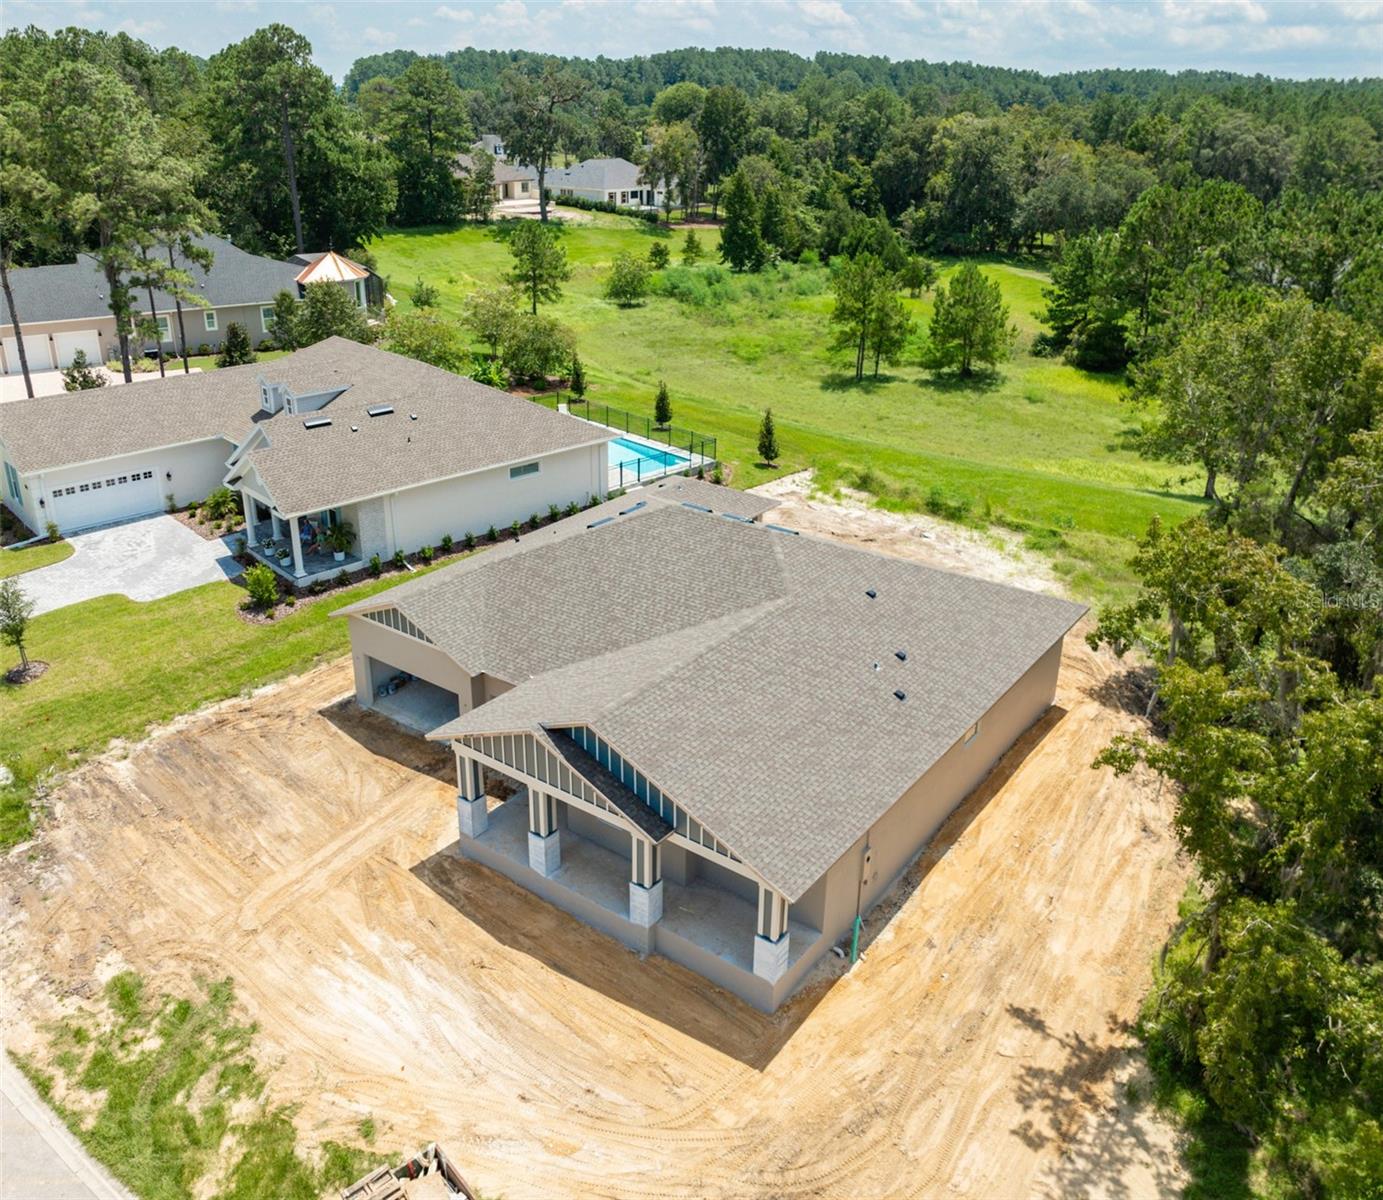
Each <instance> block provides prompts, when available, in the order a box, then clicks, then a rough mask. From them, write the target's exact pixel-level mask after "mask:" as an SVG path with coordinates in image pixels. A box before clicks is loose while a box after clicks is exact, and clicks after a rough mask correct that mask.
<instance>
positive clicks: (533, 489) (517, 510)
mask: <svg viewBox="0 0 1383 1200" xmlns="http://www.w3.org/2000/svg"><path fill="white" fill-rule="evenodd" d="M537 461H538V462H540V463H541V464H542V465H541V466H540V468H539V470H538V472H537V474H534V475H525V476H521V477H520V478H518V479H511V478H510V476H509V467H507V466H504V467H495V468H493V469H492V470H488V471H477V472H476V473H475V474H473V475H463V476H461V477H460V478H457V479H447V480H441V481H439V482H437V483H429V484H425V485H424V486H422V487H416V488H409V489H408V490H407V491H402V492H395V493H394V494H393V495H392V496H391V497H389V513H390V521H389V523H390V526H391V528H390V530H389V535H388V540H387V542H386V548H387V549H386V552H385V553H387V554H393V553H394V551H395V550H402V551H403V552H404V553H405V554H411V553H413V552H414V551H415V550H417V549H419V547H421V546H425V545H428V546H435V545H436V544H437V543H438V542H440V541H441V540H442V538H443V536H444V535H446V534H448V533H449V534H451V536H452V537H453V538H455V539H456V540H457V541H460V540H461V539H462V538H463V537H464V536H465V535H466V534H467V533H473V534H475V535H476V536H477V537H480V536H482V535H483V534H484V533H485V531H486V530H487V529H489V527H490V526H491V525H493V526H495V528H497V529H503V528H504V527H505V526H507V525H511V524H512V523H513V522H514V521H516V520H517V521H526V520H527V519H528V518H529V517H530V516H532V515H533V514H534V513H546V512H547V509H548V505H550V504H556V505H558V506H559V507H565V506H566V505H567V504H568V503H569V502H570V501H572V500H576V501H578V502H580V503H585V502H586V500H588V499H589V498H590V497H591V496H598V497H602V498H603V497H604V495H605V480H606V475H607V471H606V466H605V447H604V445H596V446H583V447H578V448H577V449H574V450H564V451H562V452H561V453H559V454H551V455H548V456H547V457H546V458H542V459H539V460H537ZM362 549H363V547H362ZM377 552H378V551H376V550H374V549H368V550H365V554H366V555H367V556H368V555H370V554H373V553H377Z"/></svg>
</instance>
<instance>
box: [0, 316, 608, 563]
mask: <svg viewBox="0 0 1383 1200" xmlns="http://www.w3.org/2000/svg"><path fill="white" fill-rule="evenodd" d="M612 436H613V434H612V433H611V432H610V431H608V430H606V429H603V428H602V427H600V426H596V425H591V424H589V423H587V422H585V421H578V420H576V419H575V418H573V417H568V416H565V415H563V414H560V413H554V412H551V411H550V410H548V409H546V408H544V407H542V406H541V405H538V404H534V403H533V402H532V401H529V400H524V399H521V398H519V397H517V396H511V395H509V394H508V393H507V392H501V391H497V390H495V389H494V388H489V387H485V386H484V385H483V384H479V383H476V382H474V381H473V380H470V379H463V378H461V377H460V376H457V375H453V374H451V373H450V372H447V371H443V370H440V369H438V368H436V367H431V366H428V365H426V364H425V363H420V362H416V361H414V360H413V359H407V358H401V357H399V356H398V355H395V354H390V353H388V352H387V351H384V350H377V349H375V348H373V347H371V346H362V345H359V344H358V343H356V342H351V341H347V340H345V339H343V338H328V339H327V340H326V341H324V342H319V343H317V344H316V345H315V346H309V347H308V348H307V349H305V350H298V351H296V352H295V353H293V354H289V355H286V356H284V357H283V358H280V359H275V360H274V361H273V362H267V363H263V364H259V363H252V364H250V365H248V366H243V367H229V368H225V369H222V370H217V371H207V372H204V373H201V374H197V375H184V376H177V377H173V378H169V379H165V380H152V381H150V382H148V383H142V384H140V385H139V387H138V388H137V389H134V390H133V391H129V390H127V389H125V388H105V389H101V390H99V391H94V392H90V391H89V392H79V393H70V394H66V393H65V394H63V395H60V396H44V397H40V398H37V399H33V400H18V401H13V402H11V403H8V404H4V405H0V463H3V474H4V478H3V480H0V494H2V495H3V500H4V503H5V504H6V505H7V506H8V507H9V508H11V509H12V510H13V511H14V512H15V513H16V514H17V515H18V516H19V517H20V518H21V519H22V520H23V521H24V523H25V524H26V525H28V526H29V528H31V529H43V528H44V527H45V525H46V524H47V522H48V521H50V520H51V521H54V522H56V523H57V525H58V527H59V528H60V529H61V530H62V531H63V532H64V533H70V532H72V531H74V530H78V529H83V528H88V527H91V526H94V525H102V524H108V523H110V522H113V521H118V520H124V519H127V518H130V517H136V516H142V515H145V514H148V513H154V512H159V511H162V510H163V509H164V508H166V507H167V506H168V504H169V503H170V502H171V503H173V504H176V505H184V504H188V503H191V502H194V501H197V500H201V499H203V498H204V497H205V496H206V495H207V494H208V493H209V492H211V491H212V490H214V489H215V488H216V487H218V486H220V485H221V484H222V483H226V484H227V485H228V486H230V487H232V488H235V489H237V490H239V491H240V492H241V495H242V498H243V501H244V504H245V511H246V512H247V513H248V514H249V515H250V516H251V518H252V523H251V526H250V528H249V530H248V532H247V541H248V542H249V543H250V548H251V549H252V550H253V551H254V552H255V553H257V554H258V555H259V556H260V557H262V558H264V559H265V561H268V562H269V563H270V564H271V565H272V566H274V567H275V568H276V569H277V570H278V571H280V573H282V574H283V575H285V576H286V577H288V578H289V579H292V580H294V581H295V582H297V583H310V582H312V581H313V580H315V579H318V578H323V577H326V576H330V575H334V574H335V573H336V572H338V571H340V570H341V569H342V568H343V565H344V567H345V568H346V569H352V570H353V569H355V568H358V567H359V566H361V565H362V563H363V562H364V561H367V560H368V559H369V558H370V556H371V555H374V554H378V555H379V556H380V557H381V558H388V557H389V556H391V555H392V554H393V553H394V552H395V551H396V550H403V551H405V552H408V553H412V552H413V551H415V550H418V549H419V548H421V547H422V546H424V545H435V544H437V543H438V542H440V541H441V539H442V537H443V536H444V535H446V534H451V535H452V536H453V537H454V538H457V539H460V538H461V537H463V536H464V535H465V534H466V533H468V532H472V533H475V534H477V535H479V534H483V533H484V532H485V531H486V530H487V529H488V528H489V527H490V526H491V525H492V524H493V525H495V526H498V527H504V526H507V525H509V524H510V523H512V522H513V521H515V520H527V519H528V517H529V516H531V515H532V514H533V513H535V512H539V513H545V512H547V510H548V506H549V505H551V504H558V505H562V506H565V505H567V504H568V503H570V502H571V501H573V500H575V501H580V502H585V501H587V500H588V499H589V498H590V497H592V496H595V497H597V498H598V497H600V496H603V495H604V493H605V481H606V478H607V454H606V449H605V443H606V442H608V441H609V439H610V438H611V437H612ZM342 521H344V522H348V523H349V524H350V525H351V526H353V527H354V529H355V530H356V536H355V539H354V543H353V545H352V546H351V548H350V549H349V550H348V551H346V552H345V554H346V561H345V562H344V564H343V563H341V562H338V561H336V560H335V558H334V555H333V552H332V551H331V550H330V549H329V548H328V547H327V546H326V545H325V541H326V532H327V530H328V529H330V527H331V526H332V525H334V524H337V523H340V522H342Z"/></svg>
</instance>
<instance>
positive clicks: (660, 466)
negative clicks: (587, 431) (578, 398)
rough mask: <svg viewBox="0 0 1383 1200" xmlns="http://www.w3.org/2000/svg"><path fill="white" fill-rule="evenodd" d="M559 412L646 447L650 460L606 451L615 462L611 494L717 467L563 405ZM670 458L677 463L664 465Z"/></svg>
mask: <svg viewBox="0 0 1383 1200" xmlns="http://www.w3.org/2000/svg"><path fill="white" fill-rule="evenodd" d="M558 412H566V413H567V414H568V415H569V416H573V417H575V418H576V419H577V420H578V421H586V422H587V423H588V424H590V425H597V426H599V427H600V428H601V429H608V430H610V432H611V433H614V434H617V435H618V436H619V439H620V440H621V441H625V442H632V443H634V444H635V445H636V446H647V447H648V450H649V457H647V458H644V457H641V456H640V455H638V454H637V453H636V452H635V451H632V450H630V451H624V450H621V449H619V448H616V449H614V450H613V451H607V453H610V455H611V457H612V458H613V459H614V461H613V462H612V463H611V466H610V479H609V484H608V486H609V488H610V489H611V490H612V491H613V490H614V489H615V488H629V487H637V486H638V485H639V484H641V483H648V482H649V481H650V480H654V479H664V478H666V477H667V476H669V475H682V474H688V475H694V474H695V473H696V472H697V471H698V470H703V471H710V470H711V469H712V468H714V467H715V465H716V464H715V459H713V458H707V457H706V456H705V455H704V454H696V453H693V452H692V451H690V450H687V449H685V448H682V447H678V446H669V445H667V444H666V443H664V442H655V441H653V440H651V439H650V438H646V437H640V436H639V435H638V434H637V433H627V432H625V431H624V430H623V429H620V428H618V427H617V426H614V425H601V424H600V422H599V421H591V420H589V418H587V417H583V416H582V415H581V414H580V413H577V412H571V411H570V410H569V409H568V408H567V406H566V405H560V406H559V407H558ZM669 457H674V458H675V459H676V461H675V462H666V461H664V460H666V459H667V458H669Z"/></svg>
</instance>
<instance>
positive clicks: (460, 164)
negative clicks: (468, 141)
mask: <svg viewBox="0 0 1383 1200" xmlns="http://www.w3.org/2000/svg"><path fill="white" fill-rule="evenodd" d="M474 169H475V156H474V155H473V154H458V155H457V156H456V172H457V173H459V174H462V175H469V174H470V173H471V171H473V170H474ZM537 178H538V172H537V171H535V170H534V169H533V168H532V167H522V166H517V165H515V164H514V163H508V162H505V161H504V160H503V159H502V158H501V159H496V160H495V182H496V183H520V182H522V181H523V180H525V179H527V180H528V181H529V182H530V183H532V182H536V181H537Z"/></svg>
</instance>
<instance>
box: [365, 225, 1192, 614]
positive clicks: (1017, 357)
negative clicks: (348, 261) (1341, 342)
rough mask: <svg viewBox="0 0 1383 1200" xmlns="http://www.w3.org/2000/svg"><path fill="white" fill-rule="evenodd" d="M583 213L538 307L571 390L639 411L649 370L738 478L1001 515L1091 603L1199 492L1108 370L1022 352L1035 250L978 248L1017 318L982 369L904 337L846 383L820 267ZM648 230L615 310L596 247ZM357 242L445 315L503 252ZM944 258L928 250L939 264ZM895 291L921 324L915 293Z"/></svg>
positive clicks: (621, 243)
mask: <svg viewBox="0 0 1383 1200" xmlns="http://www.w3.org/2000/svg"><path fill="white" fill-rule="evenodd" d="M591 215H592V216H593V217H594V219H593V220H591V221H589V222H586V223H582V224H576V223H574V222H573V223H570V224H568V225H566V226H565V227H564V231H563V240H564V244H565V245H566V248H567V255H568V258H569V261H570V262H571V264H572V268H573V273H572V279H571V280H570V281H569V282H568V283H567V284H566V285H565V289H564V295H563V297H562V299H561V300H560V301H559V302H558V303H557V304H555V305H549V306H546V307H545V309H544V311H546V312H548V313H550V314H552V315H554V316H556V317H558V318H559V319H560V320H562V321H564V322H566V323H567V324H569V325H571V326H572V328H573V329H575V331H576V334H577V339H578V347H579V350H580V354H581V358H582V361H583V363H584V364H585V366H586V371H587V376H588V381H589V385H590V386H589V391H588V393H587V398H588V399H589V400H591V401H593V402H597V403H599V402H606V403H609V404H612V405H618V406H620V407H624V408H628V409H631V410H633V411H635V412H638V413H644V414H651V413H652V411H653V396H654V393H655V391H656V388H657V383H658V380H659V379H666V381H667V384H668V387H669V389H670V391H671V395H672V402H673V420H674V421H675V422H676V423H677V424H678V425H681V426H686V427H690V428H692V429H694V430H696V431H697V432H698V433H702V434H707V435H711V436H714V437H716V438H718V439H719V445H720V455H721V458H722V459H723V460H724V461H725V462H726V463H727V464H728V466H729V468H730V470H731V474H732V477H733V481H734V483H735V484H736V485H737V486H741V487H749V486H752V485H754V484H756V483H760V482H763V481H764V480H765V479H768V478H771V477H773V476H775V475H780V474H784V473H786V472H789V471H795V470H799V469H801V468H803V467H809V466H810V467H814V468H816V470H817V472H818V478H819V481H820V482H821V483H823V484H824V485H826V486H828V487H829V486H832V485H834V484H838V483H844V484H848V485H851V486H855V487H860V488H863V489H864V490H866V491H869V492H871V493H872V494H873V495H874V496H875V497H876V498H877V500H878V502H879V503H880V504H881V505H883V506H885V507H889V508H897V509H903V510H907V509H914V510H920V509H928V508H929V509H931V510H932V511H934V512H938V513H942V514H949V515H952V516H956V517H959V518H960V519H962V520H965V521H967V522H968V523H971V524H981V525H983V524H990V523H993V524H1001V525H1005V526H1008V527H1010V528H1014V529H1018V530H1020V531H1022V532H1023V533H1024V534H1025V535H1026V540H1027V543H1028V544H1029V546H1031V547H1032V548H1034V549H1036V550H1039V551H1041V552H1043V553H1044V554H1046V555H1048V556H1049V557H1050V558H1051V560H1052V562H1053V565H1054V567H1055V569H1056V570H1057V571H1058V572H1059V573H1060V574H1061V575H1062V576H1063V577H1065V579H1066V580H1067V582H1068V585H1069V587H1070V589H1071V591H1072V593H1073V594H1075V595H1077V596H1081V597H1083V598H1085V599H1088V600H1095V601H1103V600H1108V599H1111V598H1115V597H1118V596H1121V595H1124V594H1126V592H1127V589H1128V587H1129V586H1130V584H1131V577H1130V575H1129V573H1128V571H1127V567H1126V562H1127V559H1128V556H1129V554H1130V552H1131V550H1132V546H1133V542H1134V540H1135V539H1136V538H1137V537H1138V536H1139V535H1140V534H1141V533H1142V532H1143V530H1144V529H1145V528H1146V527H1147V524H1148V521H1149V519H1150V518H1151V517H1152V516H1153V515H1154V514H1161V515H1162V516H1164V517H1166V518H1168V519H1171V520H1179V519H1181V518H1183V517H1185V516H1188V515H1190V514H1191V513H1193V512H1195V511H1196V510H1197V508H1198V506H1199V499H1198V496H1199V491H1200V488H1199V485H1198V481H1196V480H1194V479H1187V478H1186V475H1187V470H1186V468H1183V467H1177V466H1173V465H1171V464H1166V463H1153V462H1148V461H1146V460H1144V459H1141V458H1140V457H1139V456H1138V455H1137V453H1136V452H1135V451H1134V450H1133V449H1132V447H1131V446H1130V444H1129V435H1130V433H1131V432H1132V431H1133V429H1134V427H1135V426H1136V424H1137V423H1138V420H1139V416H1140V414H1139V413H1138V412H1137V411H1136V410H1134V409H1133V408H1132V407H1131V406H1130V405H1129V403H1128V402H1127V401H1126V400H1125V399H1124V385H1123V380H1122V379H1121V378H1120V377H1117V376H1104V375H1093V374H1090V373H1088V372H1084V371H1079V370H1077V369H1075V368H1074V367H1071V366H1068V365H1067V364H1065V363H1063V362H1061V361H1060V360H1056V359H1051V358H1038V357H1034V356H1033V355H1032V354H1031V353H1030V348H1031V345H1032V340H1033V337H1034V335H1035V334H1036V333H1038V332H1039V329H1040V326H1039V323H1038V319H1037V314H1038V313H1039V312H1040V311H1041V309H1042V307H1043V300H1042V295H1041V291H1042V288H1043V286H1044V284H1045V283H1046V275H1045V273H1044V272H1043V271H1041V270H1040V269H1038V268H1037V267H1036V266H1033V265H1029V264H1027V263H1014V262H1006V261H992V262H989V263H988V264H986V265H985V268H984V269H985V271H986V273H988V274H989V275H991V276H992V277H995V278H997V279H998V280H999V282H1000V285H1001V287H1002V288H1003V292H1004V296H1005V299H1006V301H1007V303H1008V305H1009V309H1010V317H1011V320H1012V321H1013V323H1014V324H1015V325H1017V327H1018V331H1019V337H1018V344H1017V348H1016V350H1015V353H1014V356H1013V358H1012V359H1011V360H1010V361H1009V362H1007V363H1005V364H1003V366H1002V368H1001V369H1000V370H999V371H998V372H997V373H996V374H994V375H993V376H990V377H985V378H980V379H977V380H975V381H973V382H970V381H961V380H958V379H955V378H952V377H948V376H935V375H933V374H932V373H930V372H927V371H924V370H922V369H921V368H920V367H918V366H916V365H914V364H915V361H916V358H917V355H916V353H915V352H911V353H910V354H909V359H910V360H911V361H910V362H908V363H906V364H904V365H901V366H898V367H894V368H887V367H885V368H884V369H883V373H882V374H881V376H880V378H879V379H878V380H874V379H867V380H866V381H865V382H864V383H863V384H860V385H856V384H855V383H854V382H853V379H852V377H851V373H850V370H849V364H848V363H847V362H846V361H845V359H844V357H843V356H841V355H837V354H832V353H831V352H830V350H829V344H830V340H831V335H832V329H831V326H830V324H829V314H830V311H831V306H832V297H831V291H830V284H829V274H828V272H827V270H826V269H825V268H824V267H820V266H786V267H782V268H779V269H777V270H776V271H770V272H765V273H764V274H763V275H760V276H733V275H731V274H730V273H729V272H728V271H725V269H724V268H720V267H714V268H712V266H711V264H713V263H714V261H715V252H716V247H717V243H718V233H717V231H716V230H714V229H702V230H699V231H698V236H699V237H700V239H701V241H702V244H703V247H704V248H705V250H706V251H707V254H706V258H705V259H703V263H702V265H701V266H700V267H698V268H696V269H695V270H692V271H688V270H686V269H684V268H681V267H680V266H678V265H677V264H678V263H680V255H681V243H682V238H683V237H684V233H683V232H682V231H680V230H673V231H672V233H671V234H670V235H669V234H668V233H667V232H666V231H663V230H657V231H654V230H652V229H650V228H649V227H647V226H644V225H643V224H642V223H640V222H636V221H632V220H629V219H627V218H621V217H613V216H608V215H605V214H591ZM658 238H661V239H664V240H665V242H666V244H667V246H668V249H669V250H670V252H671V253H672V256H673V266H672V267H671V268H670V269H669V270H666V271H663V272H660V273H659V277H658V278H659V283H658V293H657V294H654V295H652V296H650V297H649V298H648V300H647V302H646V303H644V304H642V305H639V306H637V307H634V308H627V309H622V308H619V307H617V306H616V305H614V304H613V303H611V302H610V301H607V300H606V299H604V297H603V295H602V287H603V284H604V278H605V275H606V272H607V270H608V268H609V264H610V262H611V261H612V260H613V258H614V257H615V255H616V254H618V253H620V252H621V251H630V252H633V253H635V254H639V255H644V254H646V253H647V251H648V247H649V246H650V245H651V244H652V243H653V242H654V240H655V239H658ZM370 249H371V250H372V251H373V252H374V253H375V255H376V256H377V259H378V263H379V268H380V270H381V272H382V273H383V274H385V275H386V276H387V277H388V279H389V288H390V292H391V293H392V294H393V296H394V297H395V299H397V300H398V301H399V303H400V304H402V305H403V306H404V307H405V308H406V307H408V306H409V305H410V304H411V301H410V299H409V294H410V292H411V290H412V288H413V285H414V282H415V280H417V279H418V278H420V277H421V278H422V279H424V280H426V281H427V282H428V283H430V284H432V285H433V286H435V287H436V288H437V289H438V290H439V292H440V295H441V310H442V311H443V312H444V313H446V314H447V315H450V316H459V315H460V311H461V304H462V301H463V299H464V298H465V296H466V295H467V294H468V293H469V292H471V291H472V290H474V289H476V288H478V287H481V286H485V285H488V284H493V283H496V282H498V281H499V280H501V279H502V277H503V275H504V273H505V272H506V271H507V270H508V268H509V263H510V257H509V253H508V250H507V248H506V247H505V245H504V242H503V240H502V238H501V236H500V233H499V231H498V230H497V229H495V228H489V229H486V228H480V227H476V226H463V227H460V228H423V229H410V230H400V231H397V232H394V233H391V234H389V235H387V236H385V237H382V238H380V239H378V240H376V241H375V242H373V243H371V246H370ZM954 266H955V264H954V263H948V264H945V266H944V271H943V278H944V277H945V275H946V274H949V272H950V270H952V269H954ZM717 276H718V277H719V278H717ZM668 291H674V292H675V293H677V298H674V296H672V295H668V294H666V293H667V292H668ZM906 303H907V304H908V306H909V307H910V309H911V310H912V311H913V314H914V316H915V317H916V318H917V320H918V323H919V326H924V325H925V322H926V321H927V320H928V319H929V318H930V315H931V297H930V295H926V296H923V297H922V298H920V299H918V300H911V299H908V300H906ZM768 407H771V408H772V409H773V416H774V420H775V422H776V424H777V427H778V441H779V445H780V447H781V450H782V456H783V457H782V460H781V461H780V462H779V464H778V466H777V468H776V469H770V468H769V467H767V466H766V465H765V464H762V463H759V462H758V461H757V460H758V454H757V450H756V441H757V434H758V425H759V419H760V416H761V414H762V412H763V410H764V409H765V408H768Z"/></svg>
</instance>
